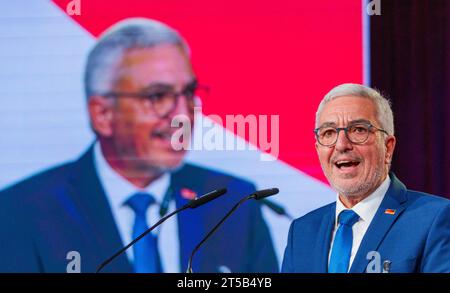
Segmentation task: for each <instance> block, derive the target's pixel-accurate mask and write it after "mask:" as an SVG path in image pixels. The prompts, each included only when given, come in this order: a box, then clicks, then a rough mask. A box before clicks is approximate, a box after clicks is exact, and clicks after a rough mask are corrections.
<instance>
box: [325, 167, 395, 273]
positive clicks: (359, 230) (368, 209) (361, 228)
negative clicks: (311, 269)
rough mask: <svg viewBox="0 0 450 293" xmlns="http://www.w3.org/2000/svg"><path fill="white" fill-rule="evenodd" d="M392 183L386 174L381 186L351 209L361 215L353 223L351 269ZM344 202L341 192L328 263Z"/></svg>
mask: <svg viewBox="0 0 450 293" xmlns="http://www.w3.org/2000/svg"><path fill="white" fill-rule="evenodd" d="M390 184H391V179H390V178H389V176H386V179H385V180H384V181H383V183H381V185H380V186H378V188H377V189H376V190H375V191H374V192H373V193H372V194H371V195H369V196H368V197H366V198H365V199H363V200H362V201H360V202H359V203H357V204H356V205H354V206H353V207H352V208H351V209H352V210H353V211H354V212H355V213H357V214H358V216H359V217H360V218H359V220H358V222H356V223H355V224H354V225H353V228H352V231H353V243H352V251H351V254H350V262H349V266H348V268H349V269H350V268H351V266H352V263H353V260H354V259H355V255H356V253H357V252H358V249H359V246H360V244H361V241H362V239H363V237H364V234H366V231H367V228H369V225H370V223H371V222H372V219H373V217H374V216H375V213H376V212H377V210H378V208H379V207H380V205H381V202H382V201H383V198H384V196H385V194H386V192H387V190H388V189H389V185H390ZM347 209H348V208H346V207H345V206H344V204H343V203H342V202H341V200H340V198H339V194H338V195H337V200H336V218H335V225H334V230H333V236H332V239H331V246H330V251H329V252H328V263H330V256H331V250H332V249H333V243H334V237H335V235H336V231H337V229H338V216H339V213H340V212H342V211H343V210H347Z"/></svg>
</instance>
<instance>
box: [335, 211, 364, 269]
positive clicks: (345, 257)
mask: <svg viewBox="0 0 450 293" xmlns="http://www.w3.org/2000/svg"><path fill="white" fill-rule="evenodd" d="M358 220H359V216H358V214H357V213H355V212H354V211H352V210H344V211H342V212H341V213H340V214H339V217H338V222H339V228H338V230H337V231H336V235H335V237H334V242H333V248H332V250H331V256H330V263H329V265H328V272H329V273H347V272H348V265H349V263H350V254H351V252H352V244H353V231H352V227H353V225H354V224H355V223H356V222H358Z"/></svg>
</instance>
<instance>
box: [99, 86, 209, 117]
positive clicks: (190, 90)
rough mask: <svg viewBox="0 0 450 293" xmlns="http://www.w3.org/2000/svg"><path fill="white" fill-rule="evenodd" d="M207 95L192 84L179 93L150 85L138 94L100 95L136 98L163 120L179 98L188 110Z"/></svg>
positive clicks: (199, 87) (207, 90)
mask: <svg viewBox="0 0 450 293" xmlns="http://www.w3.org/2000/svg"><path fill="white" fill-rule="evenodd" d="M208 94H209V88H208V87H207V86H204V85H199V84H198V83H197V82H194V83H192V84H190V85H188V86H186V87H185V88H184V89H183V90H181V91H180V92H176V91H174V90H173V87H172V86H169V85H163V84H160V85H152V86H150V87H149V88H147V89H145V90H144V91H143V92H140V93H132V92H107V93H103V94H100V95H101V96H104V97H112V98H138V99H141V100H142V102H143V104H144V107H146V108H147V109H148V110H153V112H154V113H155V114H156V115H157V116H158V117H160V118H164V117H166V116H167V115H169V114H170V113H172V112H173V111H174V110H175V108H176V107H177V105H178V101H179V99H180V97H182V96H183V97H184V98H185V99H186V103H187V106H188V108H189V109H194V107H195V106H196V100H198V99H199V98H205V97H206V96H207V95H208Z"/></svg>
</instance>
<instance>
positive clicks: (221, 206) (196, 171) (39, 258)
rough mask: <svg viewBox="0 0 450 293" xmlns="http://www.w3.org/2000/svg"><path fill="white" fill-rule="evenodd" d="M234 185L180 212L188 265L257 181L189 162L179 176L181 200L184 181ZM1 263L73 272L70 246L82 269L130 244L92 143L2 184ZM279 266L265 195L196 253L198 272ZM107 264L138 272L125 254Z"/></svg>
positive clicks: (175, 178)
mask: <svg viewBox="0 0 450 293" xmlns="http://www.w3.org/2000/svg"><path fill="white" fill-rule="evenodd" d="M222 187H227V188H228V193H227V194H226V195H224V196H222V197H220V198H218V199H216V200H215V201H213V202H210V203H208V204H206V205H204V206H201V207H199V208H197V209H195V210H191V209H188V210H186V211H184V212H182V213H180V214H179V215H178V225H179V229H178V230H179V239H180V258H181V259H180V264H181V268H182V270H184V269H185V268H186V266H187V261H188V258H189V255H190V253H191V251H192V249H193V248H194V247H195V246H196V245H197V244H198V243H199V241H200V240H201V239H202V238H203V237H204V236H205V235H206V233H207V232H208V231H209V230H210V229H211V227H213V226H214V225H215V224H216V223H217V222H218V221H219V219H220V218H221V217H222V216H223V215H225V213H226V212H227V211H228V210H229V209H230V208H231V207H232V206H233V205H234V204H235V203H236V202H237V201H238V200H239V199H240V198H242V197H243V196H246V195H248V194H250V193H252V192H253V191H254V190H255V188H254V186H253V185H252V184H251V183H249V182H247V181H244V180H241V179H238V178H235V177H232V176H229V175H225V174H222V173H219V172H215V171H212V170H208V169H205V168H201V167H198V166H193V165H189V164H186V165H184V166H183V167H182V168H181V169H180V170H178V171H176V172H175V173H173V174H172V176H171V184H170V190H172V191H173V196H174V198H175V201H176V206H177V207H180V206H182V205H184V204H186V203H187V200H186V199H184V198H182V197H181V195H180V192H179V191H180V189H182V188H189V189H191V190H193V191H196V192H197V193H198V194H199V195H201V194H204V193H206V192H209V191H211V190H214V189H217V188H222ZM0 218H1V220H0V235H2V236H1V237H2V240H1V241H0V271H1V272H66V266H67V264H68V263H69V260H67V259H66V255H67V253H68V252H69V251H78V252H79V253H80V255H81V272H94V271H95V269H96V268H97V266H98V265H99V264H100V263H101V262H102V261H103V260H105V259H106V258H108V257H109V256H111V255H112V254H113V253H114V252H115V251H117V250H119V249H120V248H121V247H122V242H121V239H120V236H119V232H118V229H117V227H116V224H115V222H114V220H113V216H112V212H111V209H110V207H109V203H108V200H107V198H106V195H105V193H104V191H103V189H102V186H101V184H100V182H99V179H98V176H97V174H96V171H95V168H94V164H93V151H92V148H90V149H89V150H88V151H87V152H86V153H85V154H84V155H83V156H82V157H81V158H80V159H78V160H77V161H75V162H71V163H67V164H64V165H62V166H59V167H56V168H52V169H50V170H48V171H44V172H42V173H40V174H38V175H35V176H33V177H31V178H29V179H26V180H25V181H23V182H20V183H18V184H16V185H14V186H12V187H10V188H8V189H6V190H3V191H2V192H0ZM220 266H226V267H227V268H228V269H230V270H231V271H232V272H276V271H277V270H278V266H277V260H276V256H275V252H274V248H273V244H272V240H271V238H270V234H269V231H268V228H267V225H266V223H265V222H264V220H263V218H262V216H261V211H260V207H259V205H258V203H257V202H255V201H252V202H247V203H245V204H244V205H243V206H241V207H240V209H239V210H237V212H236V213H235V214H234V215H233V216H232V217H231V218H229V219H228V220H227V222H225V224H224V225H223V226H222V227H221V228H219V230H218V231H217V233H216V234H215V235H213V236H212V238H211V239H210V240H209V241H208V242H207V243H206V244H205V245H204V246H203V247H202V248H201V249H200V251H199V252H198V254H196V256H195V258H194V265H193V269H194V272H217V271H218V269H219V267H220ZM104 271H105V272H132V266H131V264H130V263H129V261H128V258H127V257H126V254H122V255H121V256H120V257H118V258H117V259H116V260H115V261H114V262H112V263H111V264H110V265H109V266H107V267H106V268H105V269H104Z"/></svg>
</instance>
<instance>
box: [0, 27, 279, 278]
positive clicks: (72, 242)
mask: <svg viewBox="0 0 450 293" xmlns="http://www.w3.org/2000/svg"><path fill="white" fill-rule="evenodd" d="M85 86H86V96H87V102H88V110H89V116H90V122H91V125H92V129H93V130H94V132H95V133H96V135H97V141H96V142H94V144H93V145H92V146H91V147H90V148H89V149H88V150H87V152H86V153H85V154H83V155H82V156H81V157H80V158H79V159H77V160H76V161H74V162H69V163H66V164H63V165H61V166H58V167H55V168H52V169H50V170H47V171H44V172H42V173H40V174H37V175H35V176H33V177H31V178H29V179H26V180H25V181H22V182H20V183H18V184H16V185H14V186H12V187H10V188H8V189H6V190H4V191H2V192H1V194H0V217H2V221H0V233H2V235H4V236H3V240H2V241H1V243H0V245H1V246H0V271H2V272H66V271H68V270H72V271H73V270H75V271H81V272H93V271H95V269H96V268H97V267H98V265H99V264H100V263H101V262H102V261H103V260H105V259H106V258H108V257H109V256H111V255H112V254H113V253H114V252H116V251H117V250H119V249H120V248H121V247H123V246H124V245H125V244H127V243H128V242H130V241H131V240H132V239H133V238H135V237H136V236H137V235H140V233H142V232H143V231H145V229H146V228H148V226H149V225H150V224H153V223H154V222H155V221H156V220H157V219H158V218H159V217H160V216H161V215H163V214H165V213H166V212H167V211H168V210H173V209H175V208H176V207H180V206H182V205H184V204H186V203H187V202H188V201H189V200H190V199H192V198H193V197H195V196H197V195H202V194H204V193H206V192H209V191H211V190H214V189H218V188H222V187H227V188H228V195H225V196H222V197H221V198H219V199H217V200H215V201H213V202H211V203H208V204H206V205H204V206H202V207H199V208H197V209H196V210H187V211H185V212H183V213H181V214H179V215H178V216H177V217H175V218H174V219H173V220H172V224H171V223H170V222H169V223H165V225H163V226H162V227H161V228H160V229H159V230H157V231H155V233H153V232H152V233H151V234H149V235H148V236H146V237H144V238H143V239H142V240H140V241H139V242H138V243H136V245H134V246H133V247H132V248H130V249H129V250H128V251H127V253H126V254H122V255H121V256H120V257H118V258H117V259H116V260H115V261H113V262H112V263H111V264H110V265H109V266H107V267H106V268H105V269H104V271H105V272H177V271H184V270H185V268H186V266H187V260H188V258H189V255H190V253H191V251H192V250H193V248H194V247H195V246H196V245H197V244H198V243H199V241H200V240H201V239H202V238H203V236H204V235H205V234H206V233H207V232H208V231H209V230H210V229H211V228H212V227H213V226H214V225H215V224H216V223H217V222H218V220H219V219H220V218H221V217H222V216H223V215H224V214H225V212H226V211H227V210H228V209H229V208H231V206H232V205H233V204H234V203H235V202H236V201H237V200H239V199H240V198H241V197H242V196H244V195H247V194H250V193H252V192H253V191H254V190H255V187H254V186H253V184H251V183H249V182H247V181H245V180H242V179H238V178H235V177H232V176H229V175H226V174H222V173H219V172H215V171H212V170H208V169H205V168H201V167H199V166H194V165H190V164H186V163H183V158H184V155H185V152H186V151H185V149H183V148H181V150H180V148H179V146H180V145H177V144H181V143H182V142H178V141H172V140H171V138H172V137H173V134H174V132H175V131H176V129H175V128H172V127H171V121H172V119H173V118H174V117H175V116H179V115H183V116H184V117H188V119H190V120H191V121H192V120H193V113H194V105H195V101H196V98H197V94H198V89H199V85H198V82H197V80H196V77H195V74H194V72H193V70H192V66H191V63H190V60H189V49H188V47H187V44H186V43H185V41H184V40H183V39H182V37H181V36H180V35H179V34H178V33H177V32H176V31H174V30H173V29H171V28H169V27H167V26H166V25H164V24H162V23H159V22H157V21H152V20H148V19H132V20H126V21H123V22H121V23H119V24H117V25H115V26H113V27H112V28H110V29H109V30H108V31H106V32H105V33H104V34H103V35H102V36H101V37H100V39H99V41H98V42H97V43H96V45H95V47H94V48H93V49H92V50H91V52H90V54H89V57H88V61H87V66H86V74H85ZM184 143H186V142H184ZM75 260H76V261H77V263H76V264H75V262H74V261H75ZM73 267H76V268H75V269H73ZM193 270H194V271H195V272H227V271H231V272H274V271H277V261H276V257H275V252H274V248H273V245H272V241H271V238H270V235H269V231H268V228H267V225H266V224H265V222H264V220H263V218H262V215H261V211H260V207H259V206H258V205H257V204H256V203H254V202H252V203H248V204H245V205H244V206H242V207H241V208H240V209H239V210H238V211H237V212H236V214H235V215H234V216H233V217H232V218H230V219H229V220H228V221H227V222H226V223H225V224H224V225H223V227H221V229H220V230H218V231H217V234H216V235H214V236H213V237H212V238H211V239H210V241H209V242H207V243H206V244H205V246H204V247H203V248H202V249H201V250H200V251H199V253H198V255H197V256H196V258H195V259H194V263H193Z"/></svg>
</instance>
